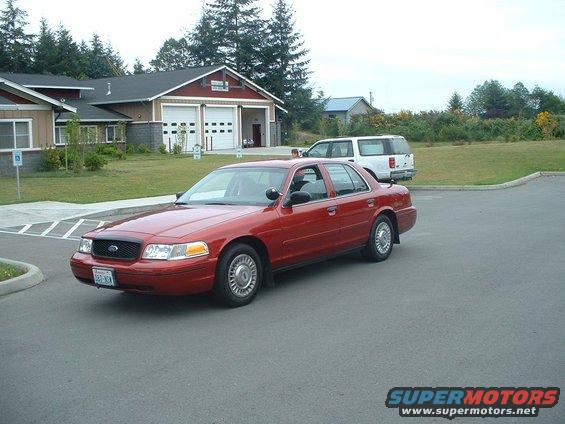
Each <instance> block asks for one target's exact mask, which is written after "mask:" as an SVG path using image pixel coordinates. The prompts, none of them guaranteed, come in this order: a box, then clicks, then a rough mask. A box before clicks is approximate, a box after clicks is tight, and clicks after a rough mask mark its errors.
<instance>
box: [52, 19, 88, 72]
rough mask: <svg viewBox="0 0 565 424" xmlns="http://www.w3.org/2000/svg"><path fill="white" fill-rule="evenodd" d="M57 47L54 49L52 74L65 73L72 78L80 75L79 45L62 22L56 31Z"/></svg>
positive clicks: (80, 57) (80, 58)
mask: <svg viewBox="0 0 565 424" xmlns="http://www.w3.org/2000/svg"><path fill="white" fill-rule="evenodd" d="M56 38H57V47H56V49H55V52H56V54H55V66H54V67H53V68H54V72H53V73H54V74H56V75H67V76H69V77H73V78H79V77H80V76H81V71H82V69H81V63H82V55H81V51H80V50H79V46H78V45H77V43H76V42H75V41H74V40H73V37H72V36H71V33H70V32H69V30H68V29H67V28H65V27H64V26H63V24H61V25H59V28H58V29H57V32H56Z"/></svg>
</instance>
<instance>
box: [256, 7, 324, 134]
mask: <svg viewBox="0 0 565 424" xmlns="http://www.w3.org/2000/svg"><path fill="white" fill-rule="evenodd" d="M295 25H296V22H295V20H294V11H293V10H292V8H291V7H290V6H289V4H288V3H287V2H286V1H285V0H277V1H276V3H275V5H274V9H273V13H272V16H271V19H270V20H269V22H268V23H267V38H266V40H267V42H266V45H265V48H264V50H263V58H262V66H261V71H262V72H261V73H262V77H261V80H260V81H261V83H262V85H263V86H264V87H265V88H266V89H267V90H268V91H270V92H271V93H273V94H274V95H275V96H277V97H279V98H280V99H282V100H284V102H285V105H286V106H285V107H287V108H288V110H289V115H286V116H285V117H284V120H285V121H286V122H287V123H289V122H291V121H292V122H301V120H302V118H303V117H305V116H306V115H305V114H306V113H308V112H312V111H313V112H316V111H317V110H318V109H317V108H316V104H315V103H316V100H315V99H313V90H312V88H311V87H309V86H308V81H309V74H310V72H309V70H308V64H309V62H310V61H309V60H308V58H307V55H308V50H307V49H306V48H304V41H303V39H302V35H301V34H300V33H299V32H298V31H297V30H296V29H295ZM304 124H306V122H304Z"/></svg>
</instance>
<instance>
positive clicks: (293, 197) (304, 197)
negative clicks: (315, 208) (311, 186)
mask: <svg viewBox="0 0 565 424" xmlns="http://www.w3.org/2000/svg"><path fill="white" fill-rule="evenodd" d="M310 200H311V198H310V193H308V192H307V191H295V192H294V193H290V199H288V202H287V204H286V206H294V205H301V204H303V203H308V202H309V201H310Z"/></svg>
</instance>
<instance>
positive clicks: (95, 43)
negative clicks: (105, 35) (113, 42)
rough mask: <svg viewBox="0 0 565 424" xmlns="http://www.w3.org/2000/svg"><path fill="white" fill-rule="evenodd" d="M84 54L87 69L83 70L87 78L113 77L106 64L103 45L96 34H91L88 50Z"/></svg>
mask: <svg viewBox="0 0 565 424" xmlns="http://www.w3.org/2000/svg"><path fill="white" fill-rule="evenodd" d="M85 53H86V63H88V67H87V68H86V69H84V71H86V75H87V76H88V78H104V77H108V76H113V74H112V72H111V70H110V68H109V66H108V62H107V61H106V52H105V49H104V43H103V42H102V39H101V38H100V36H99V35H98V34H96V33H95V34H93V35H92V39H91V40H90V48H88V50H87V51H86V52H85Z"/></svg>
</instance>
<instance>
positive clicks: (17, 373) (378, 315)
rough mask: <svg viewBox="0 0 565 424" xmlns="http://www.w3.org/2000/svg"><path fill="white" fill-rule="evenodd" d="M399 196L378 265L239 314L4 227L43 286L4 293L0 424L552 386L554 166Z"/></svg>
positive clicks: (301, 408)
mask: <svg viewBox="0 0 565 424" xmlns="http://www.w3.org/2000/svg"><path fill="white" fill-rule="evenodd" d="M413 200H414V204H415V205H416V206H417V207H418V209H419V219H418V222H417V224H416V226H415V227H414V229H413V230H411V231H410V232H409V233H407V234H406V235H403V236H402V237H401V244H400V245H397V246H395V248H394V250H393V253H392V256H391V257H390V258H389V259H388V260H387V261H386V262H384V263H379V264H371V263H366V262H364V261H363V260H361V259H360V257H359V256H358V255H348V256H345V257H342V258H339V259H336V260H333V261H331V262H324V263H320V264H317V265H312V266H309V267H306V268H302V269H299V270H295V271H291V272H287V273H284V274H281V275H279V276H278V277H277V278H276V279H275V281H276V286H275V287H274V288H265V289H264V290H263V291H262V292H261V293H259V296H258V297H257V298H256V299H255V301H254V302H253V303H252V304H251V305H249V306H247V307H243V308H239V309H224V308H221V307H218V306H216V305H215V304H214V303H213V302H211V301H210V300H209V299H208V298H207V297H206V296H196V297H180V298H166V297H150V296H141V295H128V294H122V293H118V292H114V291H105V290H97V289H95V288H93V287H89V286H85V285H82V284H79V283H78V282H76V281H75V280H74V278H73V277H72V275H71V273H70V270H69V266H68V258H69V257H70V255H71V254H72V252H73V251H74V250H75V249H76V246H77V242H76V240H73V238H75V237H78V232H75V231H73V232H71V233H70V235H69V236H67V237H66V238H63V237H62V236H60V237H56V238H48V237H42V236H41V233H39V234H38V235H36V236H29V235H26V234H18V232H19V230H18V231H13V232H12V233H10V234H8V233H1V234H0V257H6V258H11V259H19V260H23V261H26V262H30V263H33V264H35V265H37V266H39V267H40V269H41V270H42V271H43V272H44V274H45V276H46V281H44V282H43V283H41V284H40V285H38V286H36V287H34V288H32V289H29V290H26V291H23V292H18V293H14V294H11V295H7V296H4V297H0V357H1V360H0V381H1V382H2V384H1V386H0V387H1V393H0V417H1V418H0V422H3V423H4V422H5V423H10V424H12V423H30V422H38V423H58V424H60V423H100V422H120V423H122V422H123V423H130V422H155V423H346V422H347V423H394V422H399V423H401V422H410V421H411V420H410V419H406V418H404V419H403V418H400V417H399V416H398V411H397V410H393V409H387V408H386V407H385V405H384V401H385V397H386V394H387V392H388V390H389V389H390V388H392V387H394V386H543V387H545V386H557V387H561V388H563V386H564V384H563V383H564V380H565V378H564V377H565V355H564V354H563V353H564V352H565V308H564V305H565V291H564V287H565V286H564V283H565V243H564V240H565V212H564V211H565V178H559V177H547V178H542V179H538V180H536V181H532V182H530V183H528V184H527V185H524V186H520V187H516V188H513V189H508V190H500V191H474V192H416V193H415V194H414V195H413ZM103 219H104V218H100V220H103ZM112 219H113V218H112ZM108 220H110V218H108ZM76 222H78V220H75V221H74V223H73V224H71V227H69V228H67V229H66V231H65V232H63V231H60V233H62V235H65V234H66V233H67V232H68V231H69V229H70V228H72V226H73V225H75V224H76ZM82 224H84V222H83V223H81V224H80V225H82ZM58 225H59V224H58ZM89 225H97V224H95V223H92V224H89ZM55 228H56V227H55ZM65 228H66V227H65ZM78 228H79V227H77V229H78ZM20 229H21V228H20ZM29 230H31V228H29V229H28V230H26V232H27V231H29ZM75 230H76V229H75ZM38 231H39V229H38ZM43 231H45V229H43V230H42V231H41V232H43ZM57 234H59V233H57ZM46 235H49V233H47V234H46ZM564 412H565V408H564V407H563V400H562V401H561V403H560V404H558V405H557V406H556V407H555V408H553V409H542V410H541V411H540V414H539V417H538V418H533V419H532V422H535V423H558V422H563V416H564V415H565V414H564ZM559 417H561V418H559ZM486 420H487V421H488V419H486ZM491 420H492V419H491ZM500 420H501V422H515V421H514V420H512V419H511V418H500V419H499V421H500ZM424 421H425V422H429V423H433V422H440V423H443V422H446V421H445V420H444V419H437V420H435V419H431V418H427V419H426V420H424ZM457 421H458V422H459V421H462V422H481V423H482V422H485V419H482V418H477V419H471V418H458V419H457ZM522 421H527V419H522V420H520V422H522ZM497 422H498V421H497Z"/></svg>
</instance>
